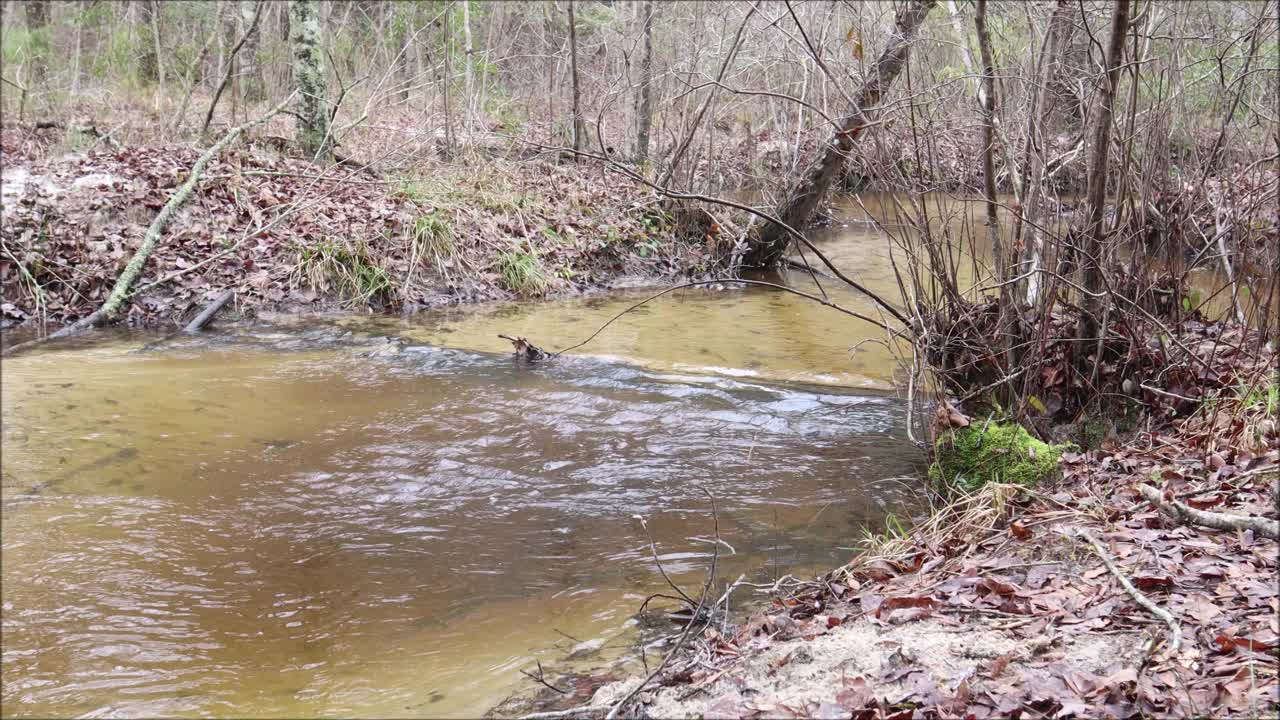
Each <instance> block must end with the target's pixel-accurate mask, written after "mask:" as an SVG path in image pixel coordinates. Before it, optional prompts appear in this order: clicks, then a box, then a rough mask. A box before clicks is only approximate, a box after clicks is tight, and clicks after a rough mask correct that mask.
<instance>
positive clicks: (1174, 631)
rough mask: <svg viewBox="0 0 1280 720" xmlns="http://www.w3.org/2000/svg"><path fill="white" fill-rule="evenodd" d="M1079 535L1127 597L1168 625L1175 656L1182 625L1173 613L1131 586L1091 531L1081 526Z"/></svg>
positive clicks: (1170, 649) (1180, 643) (1170, 642)
mask: <svg viewBox="0 0 1280 720" xmlns="http://www.w3.org/2000/svg"><path fill="white" fill-rule="evenodd" d="M1080 535H1081V537H1083V538H1084V539H1085V540H1088V541H1089V544H1090V545H1092V546H1093V551H1094V552H1095V553H1097V554H1098V557H1100V558H1102V562H1103V564H1104V565H1106V566H1107V569H1108V570H1110V571H1111V574H1112V575H1114V576H1115V578H1116V580H1118V581H1119V582H1120V587H1122V588H1124V591H1125V592H1126V593H1128V594H1129V597H1131V598H1133V601H1134V602H1136V603H1138V605H1140V606H1142V608H1143V609H1144V610H1146V611H1147V612H1149V613H1151V614H1152V615H1155V616H1156V617H1157V618H1159V619H1160V620H1162V621H1164V624H1165V625H1168V626H1169V654H1170V655H1171V656H1173V657H1177V655H1178V650H1180V649H1181V648H1182V627H1181V626H1180V625H1178V621H1177V620H1176V619H1174V617H1173V615H1171V614H1169V611H1168V610H1165V609H1164V608H1162V607H1160V606H1159V605H1156V604H1155V603H1154V602H1152V601H1151V598H1148V597H1147V596H1146V595H1143V594H1142V591H1140V590H1138V588H1136V587H1134V586H1133V583H1131V582H1129V578H1127V577H1125V576H1124V574H1123V573H1121V572H1120V569H1119V568H1117V567H1116V564H1115V562H1113V561H1112V560H1111V556H1110V555H1108V554H1107V550H1106V548H1104V547H1103V546H1102V543H1100V542H1098V538H1096V537H1094V535H1093V533H1091V532H1089V531H1088V530H1086V529H1085V528H1081V529H1080Z"/></svg>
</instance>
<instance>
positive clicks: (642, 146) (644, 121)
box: [636, 0, 654, 165]
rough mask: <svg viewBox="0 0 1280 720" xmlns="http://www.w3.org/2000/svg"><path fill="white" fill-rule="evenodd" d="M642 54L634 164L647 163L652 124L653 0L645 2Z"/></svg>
mask: <svg viewBox="0 0 1280 720" xmlns="http://www.w3.org/2000/svg"><path fill="white" fill-rule="evenodd" d="M641 12H642V13H644V31H643V32H644V54H643V55H641V56H640V101H639V103H638V104H637V107H636V116H637V118H636V162H637V163H639V164H641V165H643V164H644V163H646V162H648V161H649V130H650V127H651V125H652V124H653V13H654V6H653V0H645V4H644V8H643V9H642V10H641Z"/></svg>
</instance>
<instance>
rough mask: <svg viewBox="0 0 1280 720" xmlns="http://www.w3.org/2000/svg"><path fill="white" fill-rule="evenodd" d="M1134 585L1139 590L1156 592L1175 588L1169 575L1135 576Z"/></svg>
mask: <svg viewBox="0 0 1280 720" xmlns="http://www.w3.org/2000/svg"><path fill="white" fill-rule="evenodd" d="M1133 584H1134V585H1137V586H1138V589H1139V590H1155V589H1164V588H1171V587H1173V578H1171V577H1169V576H1168V575H1135V576H1134V578H1133Z"/></svg>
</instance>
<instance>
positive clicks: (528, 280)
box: [497, 249, 550, 295]
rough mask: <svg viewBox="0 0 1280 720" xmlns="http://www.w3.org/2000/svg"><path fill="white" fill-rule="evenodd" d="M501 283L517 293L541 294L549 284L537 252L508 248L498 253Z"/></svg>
mask: <svg viewBox="0 0 1280 720" xmlns="http://www.w3.org/2000/svg"><path fill="white" fill-rule="evenodd" d="M497 262H498V274H499V275H500V276H501V281H502V285H503V286H504V287H506V288H507V289H508V290H510V291H511V292H513V293H515V294H517V295H541V294H543V293H545V292H546V291H547V287H548V285H549V284H550V283H549V282H548V280H547V273H546V270H544V269H543V267H542V260H541V259H539V258H538V255H537V253H534V252H524V251H522V250H516V249H513V250H509V251H507V252H504V253H502V254H500V255H498V260H497Z"/></svg>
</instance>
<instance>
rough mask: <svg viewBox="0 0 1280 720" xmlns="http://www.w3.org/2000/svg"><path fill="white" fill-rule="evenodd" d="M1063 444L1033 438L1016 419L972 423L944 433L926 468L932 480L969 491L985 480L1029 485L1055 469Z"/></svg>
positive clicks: (1039, 480)
mask: <svg viewBox="0 0 1280 720" xmlns="http://www.w3.org/2000/svg"><path fill="white" fill-rule="evenodd" d="M1065 448H1066V446H1065V445H1050V444H1049V443H1046V442H1042V441H1040V440H1037V439H1035V438H1034V437H1032V436H1031V434H1030V433H1028V432H1027V430H1026V428H1024V427H1022V426H1021V425H1018V424H1017V423H990V424H988V425H987V426H986V428H985V429H984V428H983V427H982V426H981V425H979V424H977V423H975V424H974V425H971V426H969V427H966V428H959V429H956V430H951V431H948V432H946V433H944V434H943V435H942V436H940V437H939V438H938V442H937V445H936V446H935V448H934V449H935V452H936V456H935V459H934V463H933V466H932V467H931V468H930V472H929V474H930V476H931V477H932V478H933V480H934V481H935V482H938V483H939V484H941V485H943V486H945V487H948V488H956V489H960V490H964V491H967V492H972V491H974V490H977V489H978V488H980V487H982V486H983V485H985V484H987V483H989V482H1004V483H1015V484H1018V485H1023V486H1026V487H1031V486H1033V485H1036V484H1038V483H1040V482H1043V481H1045V480H1048V479H1051V478H1052V477H1054V476H1055V475H1056V474H1057V472H1058V458H1059V457H1060V456H1061V455H1062V451H1063V450H1064V449H1065Z"/></svg>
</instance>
